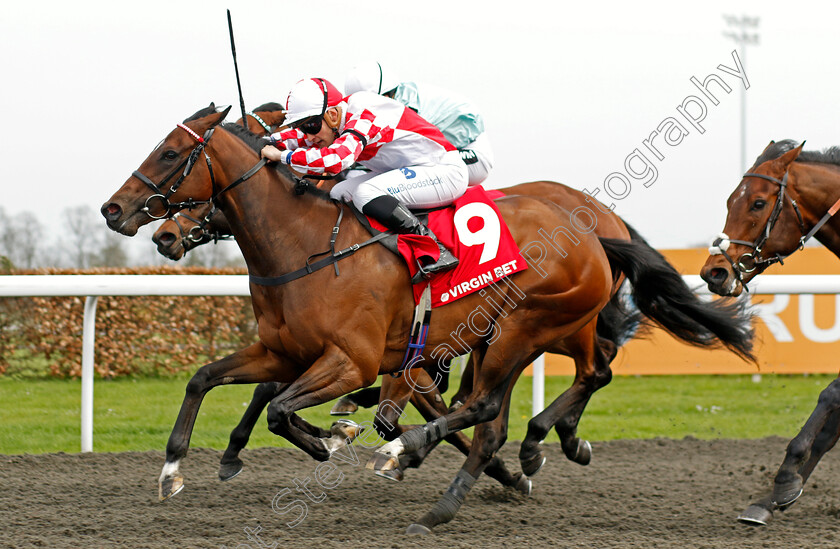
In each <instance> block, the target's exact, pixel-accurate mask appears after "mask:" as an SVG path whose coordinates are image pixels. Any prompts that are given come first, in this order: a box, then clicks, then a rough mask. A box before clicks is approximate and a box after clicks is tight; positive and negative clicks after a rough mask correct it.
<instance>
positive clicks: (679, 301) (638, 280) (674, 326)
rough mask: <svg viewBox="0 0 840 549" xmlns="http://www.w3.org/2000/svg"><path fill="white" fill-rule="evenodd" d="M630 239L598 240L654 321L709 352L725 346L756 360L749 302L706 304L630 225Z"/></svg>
mask: <svg viewBox="0 0 840 549" xmlns="http://www.w3.org/2000/svg"><path fill="white" fill-rule="evenodd" d="M627 230H628V231H629V232H630V241H626V240H616V239H612V238H599V240H600V241H601V245H602V246H603V247H604V251H605V252H606V254H607V258H608V259H609V261H610V265H611V267H612V269H613V272H616V271H617V270H618V271H621V272H622V273H623V274H624V275H625V276H626V277H627V279H628V280H629V281H630V284H631V285H632V289H631V292H630V293H631V296H632V299H633V301H634V303H635V305H636V307H638V310H639V311H640V312H641V313H642V314H643V315H644V316H645V317H646V318H647V319H649V320H651V321H653V323H655V324H656V325H658V326H660V327H661V328H663V329H664V330H666V331H667V332H669V333H670V334H671V335H673V336H674V337H676V338H678V339H680V340H682V341H685V342H686V343H688V344H690V345H693V346H696V347H705V348H716V347H720V346H721V345H723V346H724V347H725V348H727V349H729V350H730V351H732V352H733V353H735V354H736V355H738V356H739V357H741V358H742V359H744V360H747V361H751V362H755V361H756V358H755V355H754V354H753V340H754V337H755V332H754V330H753V327H752V317H753V315H752V314H751V313H750V312H749V311H748V310H747V306H748V303H747V302H746V301H726V300H722V299H720V300H715V301H710V302H706V301H701V300H700V299H699V298H698V297H697V296H696V295H695V294H694V292H692V291H691V289H690V288H689V287H688V285H687V284H686V283H685V282H684V281H683V278H682V276H680V274H679V273H678V272H677V270H676V269H674V267H673V266H672V265H671V264H670V263H668V261H667V260H666V259H665V258H664V257H663V256H662V254H660V253H659V252H658V251H656V250H655V249H653V248H652V247H651V246H650V245H649V244H648V243H647V242H646V241H645V239H644V238H642V237H641V236H640V235H639V233H637V232H636V231H635V230H634V229H633V228H632V227H630V226H629V225H628V226H627Z"/></svg>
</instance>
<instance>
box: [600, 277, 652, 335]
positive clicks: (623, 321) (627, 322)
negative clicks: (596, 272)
mask: <svg viewBox="0 0 840 549" xmlns="http://www.w3.org/2000/svg"><path fill="white" fill-rule="evenodd" d="M626 288H627V284H626V283H622V285H621V289H620V290H619V291H617V292H616V293H615V295H613V296H612V298H611V299H610V300H609V302H607V304H606V306H605V307H604V308H603V309H601V312H599V313H598V323H597V324H596V325H595V329H596V330H597V333H598V337H601V338H604V339H606V340H609V341H611V342H612V343H614V344H615V346H616V348H618V347H621V346H622V345H624V344H625V343H627V342H628V341H630V340H631V339H633V338H634V337H635V336H636V334H637V332H638V331H639V329H640V328H642V329H643V328H644V325H643V320H644V317H643V316H642V313H641V312H640V311H639V309H638V308H637V307H636V306H635V305H634V304H633V302H632V300H631V299H629V298H628V295H627V293H626V292H625V289H626Z"/></svg>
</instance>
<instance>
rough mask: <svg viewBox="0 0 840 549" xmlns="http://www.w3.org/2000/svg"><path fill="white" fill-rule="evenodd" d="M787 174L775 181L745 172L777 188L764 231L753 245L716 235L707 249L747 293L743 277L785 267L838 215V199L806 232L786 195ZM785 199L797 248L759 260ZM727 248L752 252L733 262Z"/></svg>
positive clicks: (724, 235)
mask: <svg viewBox="0 0 840 549" xmlns="http://www.w3.org/2000/svg"><path fill="white" fill-rule="evenodd" d="M788 173H789V172H788V171H785V175H784V176H783V177H782V179H781V180H779V179H776V178H775V177H771V176H769V175H764V174H760V173H752V172H748V173H745V174H744V177H745V178H746V177H757V178H759V179H765V180H767V181H770V182H772V183H775V184H777V185H778V186H779V193H778V195H777V196H776V203H775V204H774V205H773V211H772V212H770V216H769V217H768V218H767V221H766V222H765V224H764V230H763V231H762V232H761V234H760V235H759V236H758V238H756V239H755V241H754V242H749V241H746V240H734V239H730V238H729V236H727V235H726V234H725V233H721V234H720V235H718V237H717V238H715V240H714V241H713V242H712V245H711V246H710V247H709V254H710V255H722V256H723V257H724V258H726V260H727V261H728V262H729V264H730V265H731V266H732V269H733V271H734V273H735V276H736V277H737V279H738V282H740V283H741V285H742V286H743V287H744V289H746V290H747V291H749V289H748V288H747V285H746V284H745V283H744V281H743V279H742V277H741V276H742V275H744V274H750V273H752V272H754V271H755V270H756V269H758V268H761V270H762V271H763V270H764V269H766V268H767V267H769V266H770V265H773V264H774V263H779V264H780V265H784V260H785V259H787V258H788V257H789V256H791V255H793V254H794V253H795V252H797V251H798V250H801V249H803V248H804V247H805V243H806V242H807V241H808V240H810V239H811V237H813V236H814V235H815V234H816V233H817V231H819V230H820V229H821V228H822V226H823V225H825V223H826V222H827V221H828V220H829V219H831V217H832V216H833V215H834V214H835V213H837V211H838V209H840V199H838V200H837V202H835V203H834V205H833V206H831V208H829V210H828V212H826V214H825V215H824V216H823V217H822V218H821V219H820V220H819V221H818V222H817V223H816V224H815V225H814V227H813V228H812V229H811V230H810V231H807V232H806V231H805V221H804V219H803V218H802V213H801V212H800V211H799V205H798V204H797V203H796V200H794V199H792V198H791V197H790V196H789V195H788V194H787V187H788ZM785 199H787V200H788V201H790V204H791V206H793V211H794V212H795V213H796V218H797V220H798V221H799V235H800V236H799V244H798V245H797V246H796V247H795V248H794V249H793V250H792V251H790V252H788V253H786V254H782V253H776V254H774V256H773V257H768V258H762V257H761V250H762V248H763V247H764V245H765V244H766V243H767V240H768V239H769V238H770V231H772V230H773V227H774V226H775V225H776V222H777V221H778V220H779V217H780V216H781V214H782V209H783V208H784V205H785ZM729 244H740V245H742V246H747V247H749V248H751V250H752V251H749V252H746V253H744V254H742V255H741V257H739V258H738V261H737V262H736V261H735V260H733V259H732V257H730V256H729V254H727V253H726V250H727V249H728V248H729Z"/></svg>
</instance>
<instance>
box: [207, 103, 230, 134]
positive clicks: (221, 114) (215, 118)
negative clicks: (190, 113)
mask: <svg viewBox="0 0 840 549" xmlns="http://www.w3.org/2000/svg"><path fill="white" fill-rule="evenodd" d="M211 105H212V103H211ZM232 106H233V105H229V106H228V107H227V108H226V109H223V110H221V111H216V112H214V113H213V114H211V115H210V116H208V117H207V122H209V126H208V128H213V127H215V126H217V125H219V124H220V123H221V121H222V120H224V119H225V117H226V116H227V114H228V113H229V112H230V108H231V107H232Z"/></svg>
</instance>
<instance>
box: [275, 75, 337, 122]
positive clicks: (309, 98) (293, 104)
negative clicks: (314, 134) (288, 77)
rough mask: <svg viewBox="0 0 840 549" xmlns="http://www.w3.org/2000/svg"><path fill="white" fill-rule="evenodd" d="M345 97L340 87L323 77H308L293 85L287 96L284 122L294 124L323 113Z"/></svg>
mask: <svg viewBox="0 0 840 549" xmlns="http://www.w3.org/2000/svg"><path fill="white" fill-rule="evenodd" d="M343 98H344V97H343V96H342V95H341V92H340V91H338V88H336V87H335V86H333V85H332V84H331V83H330V82H329V81H327V80H325V79H323V78H307V79H305V80H301V81H299V82H298V83H297V84H295V85H294V86H292V89H291V90H290V91H289V96H288V97H287V98H286V119H285V120H284V122H283V123H284V124H294V123H295V122H300V121H301V120H304V119H306V118H309V117H310V116H317V115H323V114H324V113H325V112H327V109H328V108H329V107H335V106H336V105H338V104H339V103H341V100H342V99H343Z"/></svg>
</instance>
